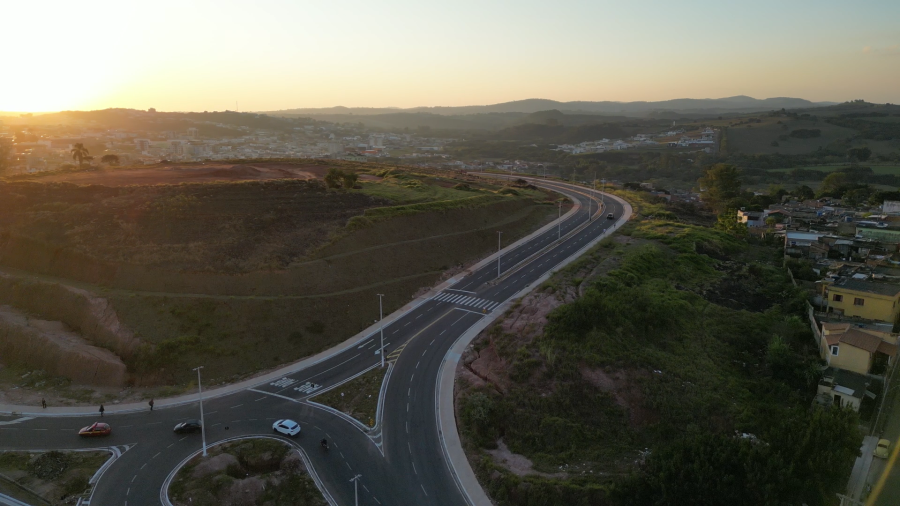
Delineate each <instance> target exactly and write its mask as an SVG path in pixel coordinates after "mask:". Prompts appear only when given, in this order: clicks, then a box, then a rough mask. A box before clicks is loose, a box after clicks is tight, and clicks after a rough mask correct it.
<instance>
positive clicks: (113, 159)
mask: <svg viewBox="0 0 900 506" xmlns="http://www.w3.org/2000/svg"><path fill="white" fill-rule="evenodd" d="M100 162H101V163H108V164H110V165H113V166H116V165H119V155H113V154H108V155H103V157H102V158H100Z"/></svg>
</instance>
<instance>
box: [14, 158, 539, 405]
mask: <svg viewBox="0 0 900 506" xmlns="http://www.w3.org/2000/svg"><path fill="white" fill-rule="evenodd" d="M352 168H354V169H357V170H360V171H361V172H364V173H368V174H372V175H373V176H375V177H376V178H381V177H383V179H380V180H373V179H370V178H366V180H364V181H361V182H360V186H362V189H355V190H351V191H346V190H333V189H325V188H324V185H321V184H319V183H317V182H316V181H297V180H273V181H252V182H239V183H203V184H186V185H170V186H129V187H102V186H88V187H77V186H74V185H67V184H58V183H54V184H46V185H45V184H41V183H36V182H21V183H10V184H5V185H4V184H0V237H2V239H0V251H2V255H0V258H2V260H0V266H3V267H7V268H12V269H18V270H17V271H16V272H17V273H18V274H17V275H20V276H24V278H23V279H30V278H29V276H30V277H31V278H40V279H41V280H43V281H45V282H47V283H51V284H62V285H64V286H73V287H77V288H80V289H83V290H87V291H88V292H89V293H91V294H95V295H96V296H99V297H102V298H103V299H105V300H106V301H108V302H110V303H111V305H112V307H113V308H114V309H115V311H116V314H117V315H118V318H119V319H120V321H121V322H122V323H123V324H124V325H125V326H126V327H127V328H128V329H130V330H131V331H133V332H134V334H135V336H136V337H137V338H138V339H140V341H141V343H142V345H141V346H140V348H139V349H138V350H137V352H133V351H129V352H128V353H129V354H132V353H133V355H131V356H123V357H122V358H123V360H124V361H125V363H126V364H127V365H128V368H129V369H128V370H129V374H130V378H129V381H131V382H132V383H133V384H134V385H135V386H142V387H147V388H157V387H160V386H164V385H177V386H180V385H184V384H187V383H189V382H190V381H191V380H192V377H191V376H190V374H189V373H190V368H189V367H188V365H189V364H190V363H194V362H198V363H199V362H202V363H204V364H205V365H206V367H207V369H206V370H205V371H204V373H205V375H206V374H208V376H209V381H210V382H211V383H223V382H229V381H234V380H236V379H239V378H242V377H246V376H247V375H249V374H253V373H255V372H258V371H264V370H268V369H271V368H273V367H276V366H278V365H280V364H283V363H286V362H291V361H294V360H297V359H299V358H302V357H304V356H308V355H311V354H314V353H316V352H319V351H321V350H323V349H326V348H328V347H329V346H332V345H334V344H336V343H339V342H341V341H343V340H345V339H347V338H348V337H350V336H352V335H353V334H355V333H356V332H359V331H360V330H362V329H363V328H365V327H366V326H367V325H368V324H369V323H371V321H372V317H373V315H374V314H375V312H377V303H376V302H375V301H377V299H376V297H375V293H384V294H385V295H386V297H385V301H384V302H385V310H386V311H388V312H390V311H392V310H394V309H396V308H398V307H401V306H402V305H403V304H405V303H407V302H408V301H409V300H410V298H411V297H412V296H414V295H415V294H416V293H417V292H419V291H420V290H421V289H423V288H424V287H429V286H432V285H433V284H434V283H435V282H437V281H439V280H440V279H441V276H443V275H445V274H446V275H449V274H447V273H448V272H458V269H460V267H461V266H464V265H466V264H469V263H471V262H472V261H474V260H477V259H478V258H481V257H482V256H483V255H484V254H486V253H488V252H490V251H493V249H494V248H495V247H496V231H498V230H500V231H503V232H504V238H507V237H509V238H510V240H515V239H516V238H519V237H522V236H524V235H526V234H528V233H530V232H531V231H533V230H535V229H536V228H539V227H540V226H541V225H542V224H544V223H547V222H548V221H550V220H552V219H555V218H556V210H555V208H554V207H553V206H551V205H547V204H546V203H547V202H549V201H551V200H553V195H551V194H548V193H545V192H542V191H539V190H536V189H533V188H526V187H521V186H520V187H516V188H508V187H504V186H502V185H497V184H492V183H489V182H482V181H480V180H478V179H477V178H471V177H470V178H466V176H465V175H461V174H458V173H454V172H449V171H436V170H421V171H420V170H418V169H416V170H403V169H396V168H394V169H392V170H391V171H390V172H388V173H385V172H386V169H387V168H385V167H382V166H366V165H362V164H361V165H356V166H354V167H352ZM457 185H463V186H458V187H457ZM454 187H457V188H454ZM50 292H52V291H48V293H50ZM17 293H18V292H17ZM0 295H2V294H0ZM26 299H27V298H26ZM32 299H34V300H32ZM38 299H40V300H38ZM51 299H52V297H50V298H49V299H48V298H47V297H43V298H41V297H37V296H35V297H32V298H31V299H27V300H25V299H23V298H22V297H20V298H19V299H16V300H17V302H15V303H14V304H15V305H17V307H18V305H24V306H28V307H24V306H23V307H22V308H21V309H22V310H24V311H26V312H29V313H33V314H37V315H42V314H43V313H44V312H46V311H48V310H49V309H48V308H50V307H55V306H59V305H61V304H62V302H61V301H57V304H54V303H53V302H51ZM0 300H2V297H0ZM82 316H83V315H80V316H78V318H81V317H82ZM45 317H46V316H45ZM46 318H47V319H65V318H66V315H63V316H56V317H53V318H50V317H46ZM63 323H65V324H67V325H69V326H70V327H72V328H80V325H81V323H80V321H79V320H78V319H77V318H74V317H73V318H72V321H64V322H63ZM89 337H90V336H86V338H88V339H89ZM89 340H90V339H89ZM95 344H97V345H102V343H95ZM23 367H25V366H24V365H23ZM12 379H14V378H11V381H12ZM0 380H2V378H0ZM83 397H84V398H85V399H90V398H91V396H90V393H85V396H83Z"/></svg>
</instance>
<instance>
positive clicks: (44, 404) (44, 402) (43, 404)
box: [41, 397, 47, 409]
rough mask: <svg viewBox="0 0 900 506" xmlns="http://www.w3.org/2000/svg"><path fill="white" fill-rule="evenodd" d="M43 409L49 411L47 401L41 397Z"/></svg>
mask: <svg viewBox="0 0 900 506" xmlns="http://www.w3.org/2000/svg"><path fill="white" fill-rule="evenodd" d="M41 407H43V408H44V409H47V401H46V400H44V398H43V397H41Z"/></svg>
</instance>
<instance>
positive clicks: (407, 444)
mask: <svg viewBox="0 0 900 506" xmlns="http://www.w3.org/2000/svg"><path fill="white" fill-rule="evenodd" d="M406 447H407V448H408V449H409V454H410V455H412V446H410V445H409V441H407V442H406Z"/></svg>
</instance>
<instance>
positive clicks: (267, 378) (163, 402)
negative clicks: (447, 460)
mask: <svg viewBox="0 0 900 506" xmlns="http://www.w3.org/2000/svg"><path fill="white" fill-rule="evenodd" d="M579 209H580V206H579V205H575V206H572V209H570V210H569V211H568V212H567V213H566V214H564V215H563V216H562V221H566V220H568V219H569V218H571V217H572V215H574V214H575V213H577V212H578V211H579ZM557 221H558V220H553V221H551V222H550V223H548V224H546V225H544V226H543V227H541V228H539V229H538V230H536V231H534V232H532V233H531V234H529V235H527V236H525V237H522V238H521V239H519V240H518V241H516V242H514V243H512V244H510V245H508V246H506V247H505V248H503V249H502V250H500V252H499V253H498V252H494V253H493V254H491V255H490V256H488V257H486V258H484V259H482V260H481V261H479V262H477V263H476V264H474V265H472V266H470V267H469V268H468V269H466V270H465V271H464V272H462V273H461V274H457V275H456V276H453V277H451V278H450V279H447V280H446V281H444V282H442V283H440V284H438V285H435V286H434V287H432V289H431V290H429V291H428V292H426V293H424V294H422V295H421V296H419V297H417V298H415V299H413V300H412V301H410V302H408V303H407V304H405V305H403V306H402V307H401V308H400V309H397V310H396V311H394V312H393V313H391V314H389V315H386V316H385V317H384V321H383V324H384V325H385V326H387V325H390V324H391V323H393V322H394V321H396V320H399V319H400V318H402V317H403V316H404V315H405V314H406V313H408V312H409V311H411V310H413V309H415V308H416V307H418V306H419V305H421V304H423V303H425V302H426V301H427V300H429V299H430V298H432V297H434V296H435V295H437V294H438V293H440V292H441V291H442V290H444V289H446V288H449V287H451V286H453V285H455V284H456V283H457V282H458V281H459V280H460V279H462V278H463V277H465V276H466V275H468V274H469V273H470V272H472V271H474V270H477V269H480V268H481V267H483V266H484V265H486V264H488V263H491V262H495V261H496V260H497V255H498V254H500V255H505V254H507V253H509V251H510V250H512V249H514V248H516V247H518V246H519V245H521V244H522V243H524V242H527V241H530V240H531V239H533V238H535V237H537V236H538V235H540V234H543V233H544V232H546V231H547V230H549V229H550V228H552V227H555V226H556V222H557ZM381 325H382V322H376V323H373V324H372V325H370V326H368V327H367V328H366V329H364V330H363V331H361V332H359V333H357V334H356V335H354V336H352V337H350V338H348V339H347V340H345V341H344V342H342V343H340V344H337V345H335V346H333V347H331V348H329V349H327V350H324V351H322V352H320V353H317V354H316V355H313V356H310V357H306V358H304V359H301V360H298V361H297V362H294V363H293V364H289V365H286V366H284V367H280V368H278V369H275V370H273V371H270V372H268V373H264V374H262V375H259V376H254V377H252V378H248V379H245V380H243V381H239V382H237V383H232V384H229V385H223V386H220V387H216V388H210V389H209V390H204V391H203V398H204V399H214V398H217V397H222V396H225V395H229V394H232V393H235V392H239V391H242V390H247V389H250V388H254V387H257V386H260V385H262V384H264V383H269V382H271V381H274V380H278V379H280V378H282V377H284V376H286V375H289V374H293V373H296V372H299V371H301V370H303V369H306V368H308V367H310V366H313V365H315V364H317V363H319V362H322V361H324V360H327V359H329V358H331V357H332V356H334V355H337V354H338V353H341V352H343V351H345V350H347V349H348V348H350V347H352V346H356V345H358V344H359V343H360V342H361V341H364V340H365V339H367V338H369V337H372V336H373V335H375V334H377V333H378V331H379V330H380V329H381ZM197 402H198V400H197V397H196V394H186V395H181V396H178V397H170V398H167V399H154V409H164V408H167V407H176V406H183V405H186V404H193V403H197ZM104 407H105V408H106V411H105V413H108V414H124V413H137V412H141V411H145V410H147V409H148V406H147V404H146V403H144V402H134V403H128V404H116V405H111V406H108V407H107V406H104ZM96 413H97V411H96V410H95V409H94V408H93V407H91V408H88V407H87V406H72V407H58V408H57V407H51V408H47V409H43V408H39V407H37V406H21V405H2V404H0V415H13V416H15V415H32V416H46V417H50V416H84V415H93V414H96Z"/></svg>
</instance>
